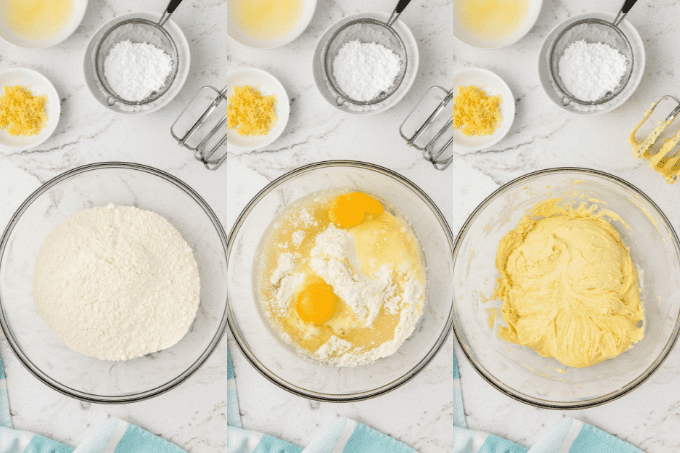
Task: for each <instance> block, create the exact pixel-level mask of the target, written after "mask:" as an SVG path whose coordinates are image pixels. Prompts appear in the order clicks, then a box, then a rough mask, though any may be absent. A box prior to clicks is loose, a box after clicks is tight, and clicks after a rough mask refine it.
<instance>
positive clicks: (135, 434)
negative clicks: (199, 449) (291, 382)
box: [0, 357, 238, 453]
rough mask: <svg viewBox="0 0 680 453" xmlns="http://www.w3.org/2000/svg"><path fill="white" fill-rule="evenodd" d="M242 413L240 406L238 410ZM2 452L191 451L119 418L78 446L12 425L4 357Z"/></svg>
mask: <svg viewBox="0 0 680 453" xmlns="http://www.w3.org/2000/svg"><path fill="white" fill-rule="evenodd" d="M237 413H238V410H237ZM0 453H187V452H186V451H185V450H182V449H181V448H179V447H178V446H177V445H174V444H171V443H170V442H168V441H166V440H163V439H161V438H160V437H156V436H154V435H153V434H151V433H149V432H148V431H144V430H143V429H141V428H139V427H137V426H135V425H131V424H130V423H127V422H124V421H123V420H119V419H117V418H111V419H109V420H108V421H106V423H104V424H103V425H101V426H99V427H97V428H95V429H94V430H92V432H91V433H90V434H89V435H88V436H87V437H86V439H85V441H83V442H82V443H81V444H80V445H79V446H78V447H77V448H75V449H74V448H73V447H69V446H68V445H64V444H61V443H59V442H57V441H54V440H51V439H48V438H46V437H43V436H40V435H38V434H33V433H29V432H26V431H20V430H18V429H13V428H12V418H11V417H10V412H9V399H8V397H7V385H6V381H5V369H4V366H3V364H2V358H1V357H0Z"/></svg>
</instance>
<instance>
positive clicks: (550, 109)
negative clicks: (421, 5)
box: [451, 0, 680, 452]
mask: <svg viewBox="0 0 680 453" xmlns="http://www.w3.org/2000/svg"><path fill="white" fill-rule="evenodd" d="M621 4H622V2H618V1H607V2H599V3H598V4H597V5H595V4H594V3H593V2H588V1H584V0H579V1H570V2H567V1H564V0H562V1H544V2H543V10H542V12H541V15H540V17H539V18H538V22H537V24H536V26H535V27H534V28H533V30H532V31H531V32H530V33H529V34H528V35H527V36H526V37H524V38H523V39H522V40H521V41H519V42H518V43H516V44H514V45H513V46H510V47H508V48H505V49H500V50H479V49H473V48H471V47H468V46H466V45H464V44H461V43H459V42H455V43H454V49H453V54H454V69H456V70H457V69H461V68H464V67H468V66H480V67H484V68H487V69H490V70H492V71H494V72H496V73H497V74H498V75H500V76H501V77H503V79H505V81H506V82H507V83H508V85H509V86H510V88H511V89H512V91H513V94H514V96H515V100H516V102H517V116H516V118H515V122H514V125H513V127H512V129H511V131H510V133H509V134H508V136H507V137H506V138H505V139H504V140H503V141H501V142H500V143H499V144H498V145H497V146H495V147H493V148H492V149H489V150H484V151H479V152H476V153H470V154H464V155H463V154H459V155H456V156H455V157H454V162H453V165H452V166H453V172H454V175H453V186H454V192H453V193H454V215H453V224H452V225H451V226H452V228H453V229H454V231H457V230H458V229H459V228H460V227H461V226H462V224H463V222H464V221H465V219H466V218H467V216H468V215H469V214H470V213H471V212H472V210H473V209H474V208H475V207H476V206H477V205H478V204H479V203H480V202H481V201H482V200H483V199H484V198H485V197H486V196H488V195H489V194H490V193H491V191H493V190H495V189H497V188H498V187H499V185H501V184H504V183H506V182H508V181H510V180H511V179H513V178H516V177H518V176H521V175H523V174H525V173H528V172H530V171H534V170H539V169H542V168H550V167H560V166H579V167H588V168H594V169H598V170H602V171H606V172H608V173H612V174H614V175H616V176H619V177H621V178H623V179H625V180H627V181H629V182H631V183H632V184H634V185H635V186H637V187H638V188H639V189H641V190H642V191H643V192H645V193H646V194H647V195H649V196H650V197H651V198H652V199H653V200H654V201H655V202H656V203H657V204H658V205H659V207H660V208H661V209H662V210H663V211H664V213H665V214H666V215H667V216H668V217H669V219H670V221H671V223H672V224H673V226H674V228H675V229H676V231H678V230H679V229H680V205H679V204H678V187H677V184H676V185H675V186H671V185H668V184H666V183H665V182H664V181H663V178H662V177H660V176H659V175H658V174H656V173H655V172H654V171H653V170H651V169H650V168H649V164H648V163H647V162H646V161H644V160H637V159H635V157H634V156H633V154H632V152H631V147H630V145H629V144H628V134H629V133H630V131H631V129H632V128H633V127H634V126H635V124H637V123H638V122H639V121H640V119H641V118H642V116H643V114H644V112H645V111H646V110H647V109H648V108H649V106H650V105H651V104H652V102H654V101H656V100H657V99H658V98H660V97H661V96H662V95H664V94H674V95H675V96H678V95H680V91H679V90H680V73H678V71H677V68H678V59H679V58H680V54H679V53H678V49H677V45H676V44H675V43H677V42H678V39H679V38H680V29H678V27H677V26H676V22H677V18H678V14H680V10H679V9H678V4H677V2H667V1H647V2H638V3H637V4H636V5H635V7H634V8H633V9H632V10H631V12H630V13H629V15H628V17H627V20H629V21H630V22H631V23H632V24H633V26H634V27H635V28H636V29H637V30H638V32H639V33H640V35H641V37H642V39H643V41H644V44H645V50H646V54H647V65H646V68H645V72H644V77H643V80H642V83H641V84H640V86H639V87H638V89H637V91H636V92H635V93H634V94H633V96H632V97H631V98H630V99H629V100H628V101H627V102H626V103H625V104H624V105H623V106H621V107H620V108H618V109H616V110H614V111H613V112H610V113H608V114H604V115H600V116H595V117H580V116H574V115H571V114H569V113H567V112H565V111H563V110H561V109H560V108H558V107H557V106H555V105H554V104H552V103H551V101H550V100H549V98H548V96H547V95H546V94H545V93H544V92H543V89H542V88H541V86H540V84H539V80H538V68H537V57H538V52H539V50H540V47H541V45H542V43H543V39H544V38H545V37H546V36H547V35H548V34H549V33H550V31H551V30H552V29H553V28H554V27H555V26H556V25H558V24H559V23H560V22H562V21H563V20H565V19H567V18H568V17H570V16H573V15H575V14H579V13H583V12H586V11H590V10H593V9H594V10H607V11H611V12H616V11H617V10H618V9H619V8H620V7H621ZM455 349H456V354H457V357H458V359H459V365H460V374H461V385H462V390H463V399H464V404H465V414H466V417H467V422H468V426H469V427H470V428H472V429H478V430H482V431H487V432H490V433H493V434H495V435H498V436H501V437H505V438H507V439H510V440H512V441H515V442H518V443H520V444H522V445H525V446H531V445H532V444H533V443H534V442H535V441H536V440H537V439H538V437H539V435H540V434H541V433H542V431H543V430H545V429H546V428H548V427H550V426H552V425H554V424H555V423H557V422H558V421H559V420H560V419H561V418H562V417H563V416H570V417H574V418H577V419H579V420H582V421H584V422H586V423H590V424H592V425H594V426H596V427H598V428H601V429H603V430H604V431H606V432H608V433H611V434H613V435H615V436H618V437H620V438H621V439H623V440H626V441H628V442H630V443H632V444H633V445H635V446H637V447H639V448H641V449H642V450H643V451H645V452H670V451H678V450H680V433H679V432H678V431H677V430H676V429H674V428H673V427H674V426H678V423H679V422H680V396H679V395H680V379H678V377H677V376H678V372H679V371H680V350H678V348H677V346H676V348H675V349H674V350H673V351H671V354H670V356H669V357H668V359H667V360H666V361H665V362H664V364H663V365H662V366H661V368H660V369H659V370H657V371H656V373H655V374H654V375H653V376H652V377H651V378H650V379H649V380H648V381H647V382H645V383H643V384H642V386H641V387H640V388H638V389H637V390H634V391H633V392H632V393H630V394H629V395H626V396H624V397H623V398H620V399H619V400H616V401H614V402H610V403H608V404H605V405H604V406H600V407H596V408H592V409H587V410H578V411H550V410H541V409H536V408H533V407H531V406H528V405H525V404H522V403H519V402H517V401H514V400H512V399H510V398H509V397H506V396H504V395H502V394H501V393H499V392H498V391H496V390H495V389H494V388H493V387H491V386H490V385H489V384H487V383H486V381H484V380H483V379H482V378H481V377H480V376H479V375H478V374H477V373H476V372H475V371H474V369H473V368H472V367H471V365H470V364H469V362H468V361H467V360H466V359H465V357H464V356H463V354H462V352H461V350H460V348H459V347H458V345H456V348H455Z"/></svg>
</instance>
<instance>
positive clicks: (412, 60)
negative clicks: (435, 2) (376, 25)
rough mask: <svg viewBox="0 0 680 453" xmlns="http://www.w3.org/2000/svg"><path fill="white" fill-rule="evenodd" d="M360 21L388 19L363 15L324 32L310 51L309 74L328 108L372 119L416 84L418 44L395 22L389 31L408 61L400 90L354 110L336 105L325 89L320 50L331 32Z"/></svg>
mask: <svg viewBox="0 0 680 453" xmlns="http://www.w3.org/2000/svg"><path fill="white" fill-rule="evenodd" d="M362 17H369V18H371V19H378V20H380V21H382V22H387V20H388V19H389V17H390V15H389V14H387V13H384V12H380V11H372V12H364V13H357V14H352V15H350V16H347V17H345V18H343V19H341V20H339V21H338V22H336V23H334V24H333V25H332V26H331V27H330V28H328V30H326V31H325V32H324V34H323V35H322V36H321V38H320V39H319V42H317V44H316V49H315V50H314V60H313V62H312V71H313V75H314V84H315V85H316V88H317V89H318V90H319V93H321V96H322V97H323V98H324V99H325V100H326V102H328V103H329V104H330V105H332V106H333V107H335V108H336V109H338V110H340V111H341V112H345V113H351V114H353V115H375V114H377V113H381V112H384V111H385V110H387V109H390V108H392V107H394V106H395V105H397V103H399V101H401V100H402V99H403V98H404V96H406V93H408V92H409V90H410V89H411V87H412V86H413V82H415V80H416V76H417V75H418V66H419V65H420V53H419V52H418V41H416V38H415V37H414V36H413V33H411V30H409V28H408V27H407V26H406V24H405V23H404V22H402V21H401V20H397V21H396V22H395V23H394V25H393V28H394V30H395V31H396V32H397V33H398V34H399V36H400V37H401V39H402V40H403V41H404V46H406V58H408V67H407V69H406V75H405V76H404V80H402V82H401V86H399V88H397V91H395V92H394V93H393V94H392V96H390V97H388V98H387V99H385V100H384V101H382V102H379V103H377V104H375V105H369V106H355V105H350V104H348V103H345V104H342V105H338V103H337V98H336V95H335V94H334V93H333V91H332V90H331V88H330V87H329V86H328V82H327V81H326V80H325V78H324V73H323V71H324V61H323V49H324V47H325V46H326V43H327V42H328V40H329V39H330V37H331V35H332V34H333V33H334V32H335V30H337V29H338V28H340V27H341V26H342V25H343V24H345V23H347V22H350V21H352V20H355V19H359V18H362Z"/></svg>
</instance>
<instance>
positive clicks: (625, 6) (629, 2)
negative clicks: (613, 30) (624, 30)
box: [613, 0, 637, 27]
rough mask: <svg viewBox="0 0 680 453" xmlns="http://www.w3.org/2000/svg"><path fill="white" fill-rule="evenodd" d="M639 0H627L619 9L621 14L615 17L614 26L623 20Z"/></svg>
mask: <svg viewBox="0 0 680 453" xmlns="http://www.w3.org/2000/svg"><path fill="white" fill-rule="evenodd" d="M636 2H637V0H626V1H625V2H624V4H623V6H622V7H621V11H619V14H617V15H616V19H614V22H613V24H614V26H615V27H618V26H619V24H620V23H621V21H622V20H623V19H624V17H626V14H628V11H630V9H631V8H632V7H633V5H635V3H636Z"/></svg>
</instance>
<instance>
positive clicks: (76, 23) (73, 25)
mask: <svg viewBox="0 0 680 453" xmlns="http://www.w3.org/2000/svg"><path fill="white" fill-rule="evenodd" d="M79 1H80V2H81V3H84V4H85V6H84V7H83V12H82V14H79V15H78V16H75V15H74V16H73V17H72V18H71V20H70V21H69V22H68V24H67V25H66V26H65V27H64V29H71V31H70V32H68V33H67V34H66V35H64V37H63V38H61V39H60V40H59V41H55V42H52V43H50V44H43V45H40V46H29V47H27V46H22V45H21V44H18V43H17V42H15V41H10V40H9V39H7V38H5V37H2V36H0V40H1V41H4V42H6V43H8V44H11V45H13V46H14V47H17V48H19V49H28V50H43V49H49V48H50V47H54V46H58V45H59V44H61V43H63V42H64V41H66V40H67V39H69V38H70V37H71V36H73V34H74V33H75V32H76V31H77V30H78V28H80V26H81V25H82V23H83V19H85V15H86V14H87V9H88V7H89V6H90V0H79ZM74 19H75V20H74ZM10 33H11V32H10ZM11 34H12V35H14V33H11ZM46 41H47V42H49V40H46ZM36 42H44V41H36Z"/></svg>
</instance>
